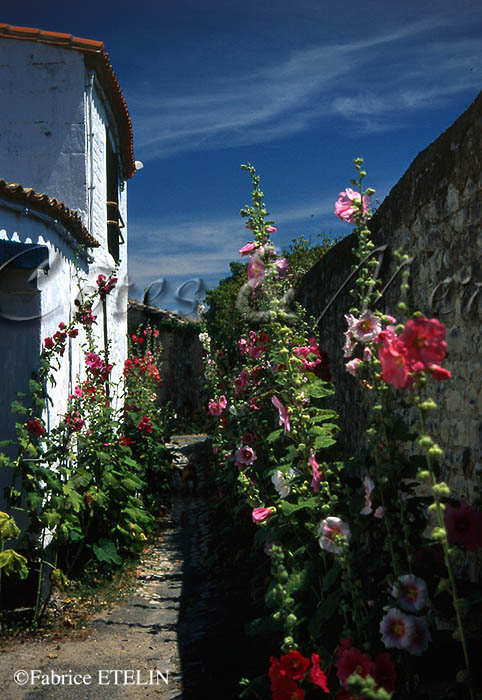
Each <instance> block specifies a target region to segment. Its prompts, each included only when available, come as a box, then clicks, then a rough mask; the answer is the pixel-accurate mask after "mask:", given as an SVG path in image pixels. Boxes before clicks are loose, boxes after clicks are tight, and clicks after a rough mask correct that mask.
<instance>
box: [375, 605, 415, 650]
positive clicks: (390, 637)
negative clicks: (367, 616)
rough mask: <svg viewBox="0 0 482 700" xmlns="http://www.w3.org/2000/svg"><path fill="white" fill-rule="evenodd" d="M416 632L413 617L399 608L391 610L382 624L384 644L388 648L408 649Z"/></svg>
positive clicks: (381, 631)
mask: <svg viewBox="0 0 482 700" xmlns="http://www.w3.org/2000/svg"><path fill="white" fill-rule="evenodd" d="M414 630H415V625H414V623H413V617H412V616H410V615H405V614H404V613H402V612H401V611H400V610H398V609H397V608H390V610H389V611H388V612H387V614H386V615H384V616H383V618H382V621H381V622H380V633H381V635H382V642H383V643H384V644H385V646H386V647H387V648H389V647H393V648H395V649H407V647H408V646H409V645H410V641H411V638H412V635H413V633H414Z"/></svg>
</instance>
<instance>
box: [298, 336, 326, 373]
mask: <svg viewBox="0 0 482 700" xmlns="http://www.w3.org/2000/svg"><path fill="white" fill-rule="evenodd" d="M293 353H294V354H295V355H296V357H301V358H302V360H303V370H305V371H306V370H308V371H312V370H314V369H315V367H317V366H318V365H319V364H320V362H321V356H320V348H319V347H318V343H317V342H316V339H315V338H310V340H309V345H305V346H302V347H299V348H293Z"/></svg>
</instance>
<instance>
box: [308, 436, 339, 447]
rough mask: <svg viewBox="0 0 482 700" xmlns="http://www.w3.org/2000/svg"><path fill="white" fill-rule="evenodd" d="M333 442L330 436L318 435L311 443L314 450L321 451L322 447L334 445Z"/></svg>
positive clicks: (333, 439)
mask: <svg viewBox="0 0 482 700" xmlns="http://www.w3.org/2000/svg"><path fill="white" fill-rule="evenodd" d="M335 442H336V440H335V438H332V437H331V435H319V436H318V437H317V438H316V440H315V442H314V443H313V447H314V449H315V450H321V449H322V448H323V447H330V445H334V444H335Z"/></svg>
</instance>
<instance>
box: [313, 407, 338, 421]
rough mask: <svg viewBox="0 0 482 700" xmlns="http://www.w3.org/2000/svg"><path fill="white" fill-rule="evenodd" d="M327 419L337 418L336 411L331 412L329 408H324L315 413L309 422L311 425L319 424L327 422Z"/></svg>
mask: <svg viewBox="0 0 482 700" xmlns="http://www.w3.org/2000/svg"><path fill="white" fill-rule="evenodd" d="M329 418H339V415H338V413H337V412H336V411H332V410H331V409H330V408H324V409H323V410H321V411H320V412H319V413H317V414H316V415H315V416H313V417H312V418H310V422H311V423H321V422H322V421H324V420H328V419H329Z"/></svg>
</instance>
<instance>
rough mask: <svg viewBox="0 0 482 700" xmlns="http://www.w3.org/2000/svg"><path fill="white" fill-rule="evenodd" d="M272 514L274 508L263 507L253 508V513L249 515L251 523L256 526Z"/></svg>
mask: <svg viewBox="0 0 482 700" xmlns="http://www.w3.org/2000/svg"><path fill="white" fill-rule="evenodd" d="M274 512H275V509H274V508H265V507H264V506H262V507H260V508H253V511H252V513H251V517H252V519H253V523H255V524H256V525H259V524H260V523H263V522H264V521H265V520H267V519H268V518H269V517H270V516H271V515H273V513H274Z"/></svg>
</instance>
